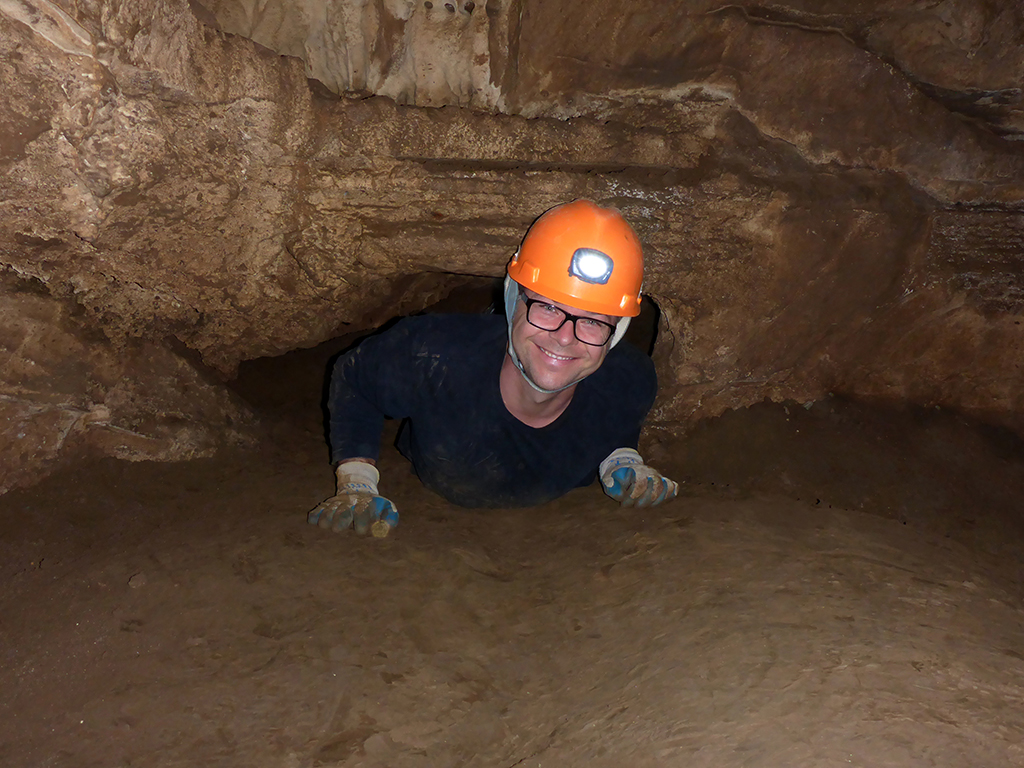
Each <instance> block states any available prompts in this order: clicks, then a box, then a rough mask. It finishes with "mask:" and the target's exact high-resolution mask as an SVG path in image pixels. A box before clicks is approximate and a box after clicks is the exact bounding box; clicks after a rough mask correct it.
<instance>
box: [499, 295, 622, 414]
mask: <svg viewBox="0 0 1024 768" xmlns="http://www.w3.org/2000/svg"><path fill="white" fill-rule="evenodd" d="M518 301H519V283H517V282H516V281H515V280H513V279H512V278H511V277H508V276H507V275H506V276H505V317H506V318H507V319H508V356H509V357H510V358H512V362H513V363H514V364H515V366H516V369H517V370H518V371H519V373H521V374H522V375H523V378H524V379H526V383H527V384H529V385H530V386H531V387H533V388H534V389H535V390H537V391H538V392H540V393H541V394H543V395H554V394H556V393H558V392H561V391H562V390H565V389H568V388H569V387H571V386H574V385H576V384H579V383H580V382H581V381H583V379H585V378H586V376H581V377H580V378H578V379H576V381H571V382H569V383H568V384H566V385H565V386H564V387H559V388H558V389H544V387H541V386H539V385H538V384H537V383H536V382H535V381H534V380H533V379H531V378H530V377H529V376H527V375H526V371H525V370H524V369H523V364H522V363H521V362H520V360H519V355H517V354H516V348H515V347H514V346H512V318H513V317H514V316H515V314H516V303H517V302H518ZM630 320H632V318H630V317H620V318H619V321H618V322H617V323H616V324H615V333H613V334H612V343H611V345H610V346H609V347H608V349H611V348H612V347H614V346H615V345H616V344H618V343H619V342H620V341H622V337H623V336H624V335H625V333H626V329H627V328H628V327H629V321H630Z"/></svg>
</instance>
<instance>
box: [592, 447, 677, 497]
mask: <svg viewBox="0 0 1024 768" xmlns="http://www.w3.org/2000/svg"><path fill="white" fill-rule="evenodd" d="M598 474H599V475H600V477H601V485H602V486H604V492H605V493H606V494H608V495H609V496H611V497H612V498H613V499H615V500H616V501H618V502H620V503H621V504H622V506H624V507H633V506H636V507H653V506H654V505H655V504H661V502H663V501H668V500H669V499H674V498H675V497H676V494H677V493H679V486H678V485H677V484H676V483H675V482H673V481H672V480H669V479H668V478H667V477H662V475H661V473H660V472H658V470H656V469H652V468H651V467H648V466H647V465H646V464H644V460H643V459H642V458H641V457H640V454H639V453H637V452H636V451H634V450H633V449H632V448H618V449H616V450H614V451H612V452H611V453H610V454H608V458H606V459H605V460H604V461H602V462H601V467H600V469H599V471H598Z"/></svg>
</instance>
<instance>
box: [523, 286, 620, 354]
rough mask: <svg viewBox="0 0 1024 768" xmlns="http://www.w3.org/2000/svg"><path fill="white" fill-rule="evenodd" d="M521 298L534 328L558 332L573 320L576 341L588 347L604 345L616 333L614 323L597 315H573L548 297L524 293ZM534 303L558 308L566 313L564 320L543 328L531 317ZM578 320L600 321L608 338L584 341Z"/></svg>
mask: <svg viewBox="0 0 1024 768" xmlns="http://www.w3.org/2000/svg"><path fill="white" fill-rule="evenodd" d="M519 298H520V300H521V301H522V302H523V303H524V304H525V305H526V322H528V323H529V324H530V325H532V326H533V327H534V328H537V329H538V330H541V331H547V332H548V333H557V332H558V331H560V330H562V326H564V325H565V324H566V322H568V321H569V320H572V335H573V336H574V337H575V338H576V341H578V342H579V343H580V344H586V345H587V346H588V347H603V346H604V345H605V344H607V343H608V342H609V340H610V339H611V338H612V336H613V335H614V334H615V326H614V325H612V324H611V323H608V322H605V321H604V320H598V319H597V318H596V317H586V316H585V315H573V314H571V313H569V312H566V311H565V310H564V309H562V308H561V307H556V306H555V305H554V304H552V303H551V301H550V300H548V299H531V298H529V297H528V296H525V295H523V294H522V293H520V294H519ZM534 304H543V305H544V306H547V307H551V308H552V309H557V310H558V311H559V312H561V313H562V314H563V315H564V318H563V320H562V322H560V323H559V324H558V326H557V327H556V328H543V327H541V326H539V325H537V324H536V323H535V322H533V321H532V320H531V319H530V307H532V306H533V305H534ZM577 320H589V321H590V322H592V323H600V324H601V325H603V326H605V327H607V328H608V338H607V339H605V340H604V341H602V342H601V343H600V344H595V343H594V342H592V341H584V340H583V339H581V338H580V334H579V329H578V328H577V327H576V321H577Z"/></svg>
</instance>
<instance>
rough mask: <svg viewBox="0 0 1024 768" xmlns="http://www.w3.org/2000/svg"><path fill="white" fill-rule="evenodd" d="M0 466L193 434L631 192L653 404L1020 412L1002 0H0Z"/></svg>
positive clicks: (1010, 105)
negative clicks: (237, 390)
mask: <svg viewBox="0 0 1024 768" xmlns="http://www.w3.org/2000/svg"><path fill="white" fill-rule="evenodd" d="M0 83H2V87H3V89H4V93H5V94H6V95H7V98H5V99H3V100H0V206H2V209H0V292H2V293H0V295H2V303H0V355H2V359H3V366H2V371H3V372H2V374H0V414H2V415H3V417H4V419H3V422H2V424H0V430H2V432H3V437H2V446H3V447H2V448H0V466H2V469H0V490H6V489H7V488H10V487H13V486H15V485H18V484H24V483H28V482H32V481H33V480H35V479H38V478H39V477H41V476H43V475H45V473H46V472H47V471H49V469H50V468H52V467H53V466H55V465H56V463H58V462H60V461H62V460H71V459H73V458H74V457H76V456H79V455H81V452H82V451H86V450H92V451H96V450H98V451H101V452H103V453H106V454H110V455H115V456H121V457H124V458H159V459H178V458H186V457H189V456H195V455H201V454H203V453H206V452H208V451H210V450H213V449H214V448H215V447H216V446H217V445H219V444H222V443H223V442H224V441H225V440H244V439H246V438H247V435H249V434H251V433H252V429H253V417H252V415H251V414H249V413H248V411H247V410H246V407H245V406H244V404H242V403H241V402H240V401H238V400H237V399H235V398H234V397H233V396H232V395H231V394H230V393H229V392H228V390H227V389H226V388H225V387H224V386H223V382H224V380H225V379H226V378H228V377H230V376H231V375H232V374H233V372H234V371H235V369H236V367H237V365H238V364H239V363H240V362H241V361H243V360H247V359H252V358H255V357H260V356H267V355H276V354H280V353H283V352H286V351H288V350H292V349H296V348H300V347H309V346H312V345H315V344H317V343H319V342H321V341H324V340H325V339H328V338H331V337H333V336H336V335H338V334H340V333H344V332H348V331H354V330H359V329H365V328H370V327H373V326H374V325H376V324H379V323H380V322H382V321H383V320H385V319H387V318H388V317H390V316H392V315H394V314H397V313H399V312H410V311H416V310H419V309H421V308H423V307H425V306H427V305H429V304H430V303H431V302H432V301H434V300H435V299H437V298H438V297H439V296H441V295H443V294H444V293H445V292H446V290H448V288H449V287H450V286H451V285H453V284H455V282H456V281H457V280H458V278H457V277H456V276H460V275H476V276H497V275H500V274H501V273H502V271H503V269H504V265H505V263H506V262H507V260H508V258H509V255H510V253H511V252H512V250H513V249H514V248H515V246H516V244H517V243H518V240H519V239H520V238H521V236H522V233H523V232H524V231H525V229H526V227H527V226H528V224H529V223H530V221H532V220H533V219H534V218H535V217H536V216H537V215H539V213H541V212H542V211H543V210H545V209H546V208H547V207H550V206H551V205H553V204H555V203H557V202H561V201H564V200H567V199H571V198H574V197H580V196H585V197H590V198H592V199H595V200H600V201H602V202H605V203H610V204H615V205H617V206H618V207H620V209H621V210H623V212H624V213H625V214H626V215H627V217H628V218H629V219H630V220H631V221H632V222H633V223H634V225H635V226H636V228H637V230H638V232H639V233H640V235H641V238H642V239H643V241H644V244H645V249H646V253H647V257H648V278H647V282H646V286H647V290H648V291H649V293H650V295H651V296H652V298H653V299H654V300H655V301H656V302H657V303H658V305H659V307H660V309H661V311H662V315H661V332H660V335H659V341H658V344H657V346H656V349H655V353H654V354H655V359H656V362H657V364H658V368H659V374H660V377H661V381H662V394H661V397H660V398H659V402H658V403H657V405H656V408H655V412H654V413H653V414H652V422H651V434H652V435H656V434H658V433H659V432H665V433H674V432H679V431H680V430H685V429H686V427H687V425H689V424H692V423H693V422H694V421H696V420H698V419H701V418H706V417H710V416H715V415H717V414H719V413H721V412H722V411H724V410H725V409H728V408H734V407H741V406H744V405H748V404H750V403H754V402H759V401H761V400H763V399H765V398H771V399H776V400H781V399H787V398H791V399H797V400H801V401H810V400H815V399H820V398H822V397H824V396H827V394H828V393H830V392H836V393H842V394H845V395H849V396H853V397H859V398H867V399H880V400H886V401H899V402H909V403H914V404H917V405H924V406H940V407H948V408H953V409H957V410H960V411H963V412H965V413H969V414H972V415H974V416H976V417H979V418H982V419H985V420H988V421H991V422H993V423H997V424H1000V425H1003V426H1009V427H1012V428H1014V429H1017V430H1018V431H1024V394H1022V393H1024V387H1022V384H1024V372H1022V367H1021V366H1022V360H1024V354H1022V353H1024V331H1022V326H1021V315H1022V305H1024V296H1022V288H1021V280H1020V277H1021V267H1022V261H1024V213H1022V210H1021V209H1022V206H1024V141H1022V139H1024V99H1022V90H1021V89H1022V83H1024V10H1022V9H1021V8H1020V6H1018V5H1016V4H1013V3H991V2H982V1H981V0H950V1H949V2H934V1H932V2H899V3H897V2H891V1H890V2H883V1H876V2H843V3H840V2H830V1H829V0H825V2H821V1H819V2H815V3H810V2H805V1H803V0H790V1H789V2H783V3H776V4H771V5H759V4H752V3H735V4H722V3H708V2H697V1H695V0H678V1H677V2H675V3H668V4H664V3H663V4H658V5H654V4H643V3H632V4H629V3H627V4H623V3H621V2H619V3H611V2H605V1H604V0H597V1H596V2H589V3H587V4H585V5H584V4H575V5H574V4H571V3H541V2H538V0H532V1H531V0H524V1H522V2H511V1H507V2H492V1H491V0H486V1H481V2H479V3H475V2H472V1H471V0H460V2H454V0H452V2H443V0H427V1H423V2H415V3H412V2H401V1H399V0H378V1H377V2H373V3H371V2H357V1H356V0H348V1H346V0H334V1H333V2H325V3H324V2H321V3H317V2H313V1H312V0H301V1H298V0H296V1H294V2H284V1H283V0H254V1H253V2H249V0H239V1H238V2H235V1H234V0H191V2H186V0H164V1H163V2H152V1H147V2H143V1H142V0H121V1H119V2H118V1H115V0H78V1H77V2H75V1H72V0H62V1H61V2H51V1H50V0H0Z"/></svg>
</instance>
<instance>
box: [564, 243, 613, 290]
mask: <svg viewBox="0 0 1024 768" xmlns="http://www.w3.org/2000/svg"><path fill="white" fill-rule="evenodd" d="M614 266H615V265H614V263H613V262H612V259H611V256H609V255H608V254H606V253H602V252H601V251H598V250H595V249H594V248H577V249H576V252H575V253H574V254H573V255H572V261H571V262H569V274H570V275H572V276H573V277H578V278H579V279H580V280H582V281H583V282H585V283H596V284H598V285H604V284H605V283H607V282H608V278H610V277H611V276H612V269H613V268H614Z"/></svg>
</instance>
